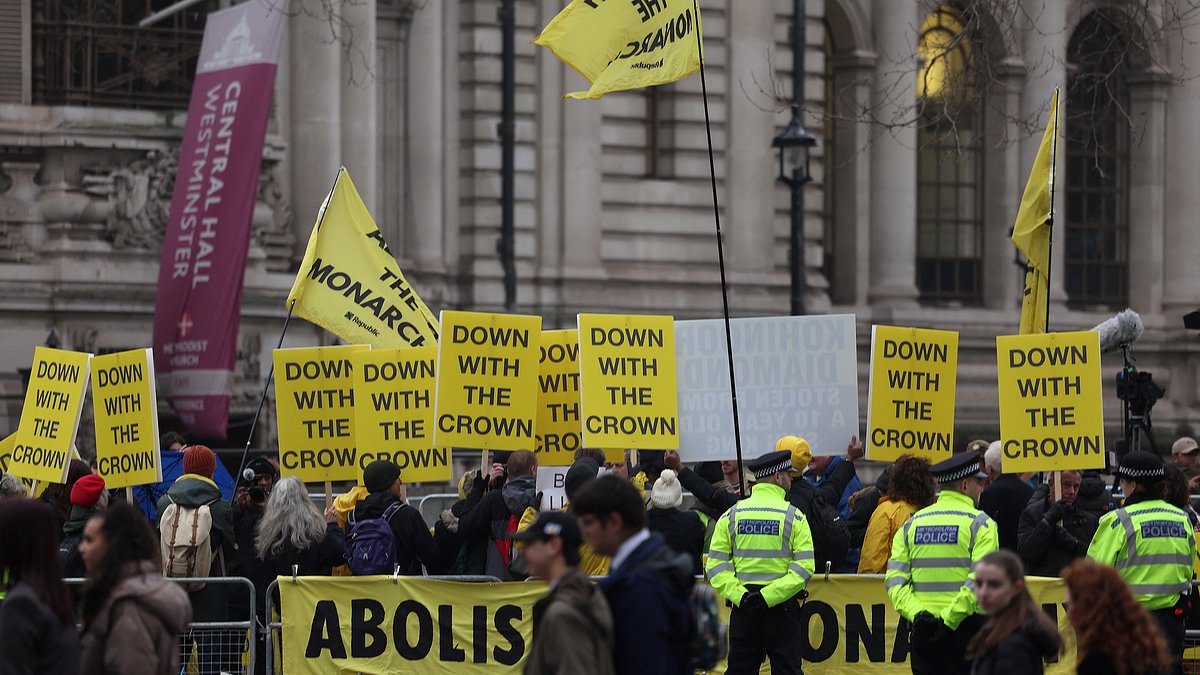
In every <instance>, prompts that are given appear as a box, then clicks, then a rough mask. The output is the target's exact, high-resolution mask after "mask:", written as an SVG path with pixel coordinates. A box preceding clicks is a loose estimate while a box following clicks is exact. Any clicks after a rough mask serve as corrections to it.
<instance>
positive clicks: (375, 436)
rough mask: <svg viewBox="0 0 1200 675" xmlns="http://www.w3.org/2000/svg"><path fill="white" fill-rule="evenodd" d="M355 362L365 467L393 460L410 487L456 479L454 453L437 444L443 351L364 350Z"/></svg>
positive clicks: (357, 436)
mask: <svg viewBox="0 0 1200 675" xmlns="http://www.w3.org/2000/svg"><path fill="white" fill-rule="evenodd" d="M350 362H351V364H352V365H353V370H354V390H355V395H356V396H357V400H356V401H355V406H354V420H355V428H354V437H355V442H356V444H357V446H358V463H359V465H360V466H364V467H365V466H366V465H367V464H370V463H371V462H372V461H373V460H376V459H390V460H391V461H393V462H395V463H396V466H399V467H400V471H401V473H400V476H401V477H402V478H403V479H404V482H406V483H420V482H425V481H448V480H450V449H449V448H444V447H442V448H439V447H436V446H434V445H433V395H434V389H435V388H436V387H437V347H436V346H430V347H411V348H408V349H374V350H371V351H360V352H355V353H354V354H352V355H351V357H350Z"/></svg>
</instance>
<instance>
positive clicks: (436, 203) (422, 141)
mask: <svg viewBox="0 0 1200 675" xmlns="http://www.w3.org/2000/svg"><path fill="white" fill-rule="evenodd" d="M443 18H444V13H443V8H442V6H441V4H440V3H426V4H425V5H423V6H420V7H418V8H417V10H416V12H415V13H414V14H413V18H412V26H411V27H410V30H409V33H408V36H409V38H408V41H409V43H408V45H406V47H405V53H406V54H407V61H408V63H407V64H405V70H406V72H407V77H408V97H407V100H406V101H405V105H406V106H407V107H408V129H407V134H406V135H405V138H404V147H405V151H406V153H407V155H408V157H407V161H406V162H405V165H406V167H407V168H406V174H407V181H406V183H407V185H408V186H409V189H410V190H411V192H410V193H409V194H408V195H407V200H406V201H407V202H408V204H409V208H408V209H407V210H406V211H407V212H406V213H405V223H404V224H403V228H404V230H405V233H406V236H405V237H404V240H405V241H407V242H409V247H408V250H406V251H404V252H403V255H404V256H405V257H407V258H410V259H412V260H413V261H414V262H415V263H416V264H417V267H418V268H419V269H421V270H428V271H437V272H441V271H444V270H445V262H444V259H443V254H444V249H445V246H444V243H445V242H443V241H442V233H443V230H444V229H445V228H446V225H447V223H448V222H450V221H447V220H446V219H445V214H444V213H443V202H442V200H443V196H444V191H445V186H446V181H445V179H444V175H443V173H444V170H445V160H446V159H447V158H449V157H451V156H453V155H454V154H455V152H454V150H453V148H452V147H451V146H443V136H444V134H445V127H446V126H447V121H448V120H449V121H450V122H451V123H454V122H457V120H458V115H457V113H456V112H450V111H447V110H446V107H445V100H444V94H445V89H446V88H447V86H454V84H455V83H454V82H452V81H450V80H448V79H447V77H446V72H445V64H446V60H445V53H444V51H445V43H446V38H445V28H444V24H443ZM397 187H398V186H397Z"/></svg>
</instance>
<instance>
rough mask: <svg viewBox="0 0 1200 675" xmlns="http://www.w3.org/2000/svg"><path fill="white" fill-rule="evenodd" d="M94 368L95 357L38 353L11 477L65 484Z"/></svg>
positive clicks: (58, 351)
mask: <svg viewBox="0 0 1200 675" xmlns="http://www.w3.org/2000/svg"><path fill="white" fill-rule="evenodd" d="M91 362H92V355H91V354H84V353H82V352H69V351H64V350H61V349H50V348H49V347H36V348H35V349H34V351H33V369H32V370H31V371H30V374H29V389H28V391H26V393H25V405H24V406H23V407H22V408H21V423H20V424H19V425H18V426H17V434H16V439H15V440H14V441H13V451H12V461H11V462H10V463H9V472H10V473H12V474H13V475H16V476H21V477H22V478H28V479H30V480H36V481H47V482H50V483H64V482H66V480H67V466H68V464H69V460H70V459H71V447H72V445H73V444H74V443H75V434H76V433H77V432H78V431H79V416H80V415H81V414H82V413H83V397H84V395H85V394H86V393H87V383H88V369H89V368H90V367H91Z"/></svg>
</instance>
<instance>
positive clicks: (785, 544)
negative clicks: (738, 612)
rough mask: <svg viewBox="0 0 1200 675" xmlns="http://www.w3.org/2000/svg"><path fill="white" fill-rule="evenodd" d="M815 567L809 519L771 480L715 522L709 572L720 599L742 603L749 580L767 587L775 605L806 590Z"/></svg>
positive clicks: (766, 597) (768, 600) (768, 597)
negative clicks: (789, 501)
mask: <svg viewBox="0 0 1200 675" xmlns="http://www.w3.org/2000/svg"><path fill="white" fill-rule="evenodd" d="M815 568H816V556H815V555H814V554H813V543H812V532H811V531H810V530H809V527H808V520H807V519H806V518H805V517H804V514H803V513H801V512H800V511H799V510H798V509H796V507H794V506H792V505H791V504H789V503H788V500H787V493H785V492H784V490H783V488H781V487H779V486H778V485H775V484H773V483H758V484H756V485H755V486H754V491H753V492H752V493H751V495H750V498H749V499H743V500H742V501H740V502H738V503H737V504H735V505H733V506H732V507H730V508H729V510H728V511H726V512H725V515H723V516H721V518H720V520H718V521H717V527H716V529H715V530H713V536H712V542H711V544H710V545H709V549H708V564H707V565H706V566H705V574H706V576H707V577H708V579H709V583H710V584H711V585H712V587H713V589H714V590H715V591H716V592H717V593H719V594H720V595H721V597H723V598H725V599H726V600H729V601H730V602H733V603H734V604H737V605H740V604H741V602H742V596H744V595H745V594H746V592H747V588H746V584H756V585H761V586H763V589H762V597H763V600H765V601H766V603H767V606H768V607H775V606H776V605H779V604H781V603H783V602H785V601H787V600H789V599H791V598H793V597H795V595H796V594H797V593H799V592H800V591H802V590H804V586H805V584H807V583H808V580H809V578H810V577H812V574H813V570H814V569H815Z"/></svg>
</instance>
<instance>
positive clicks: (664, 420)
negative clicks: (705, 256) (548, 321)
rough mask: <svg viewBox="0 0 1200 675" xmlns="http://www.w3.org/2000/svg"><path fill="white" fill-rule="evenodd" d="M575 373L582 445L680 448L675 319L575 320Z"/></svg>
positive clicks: (620, 317) (583, 317)
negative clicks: (577, 342) (580, 414)
mask: <svg viewBox="0 0 1200 675" xmlns="http://www.w3.org/2000/svg"><path fill="white" fill-rule="evenodd" d="M579 373H580V388H581V394H580V399H581V403H582V406H583V443H584V445H586V446H588V447H593V448H606V447H614V446H615V447H631V448H638V449H641V450H674V449H675V448H678V447H679V406H678V404H677V399H676V392H675V320H674V318H672V317H669V316H626V315H615V314H580V315H579Z"/></svg>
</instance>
